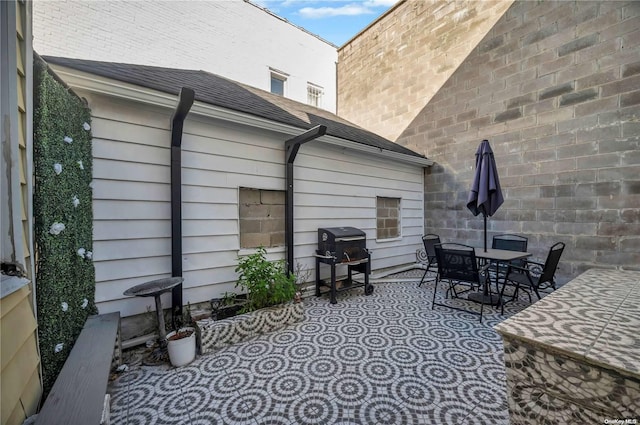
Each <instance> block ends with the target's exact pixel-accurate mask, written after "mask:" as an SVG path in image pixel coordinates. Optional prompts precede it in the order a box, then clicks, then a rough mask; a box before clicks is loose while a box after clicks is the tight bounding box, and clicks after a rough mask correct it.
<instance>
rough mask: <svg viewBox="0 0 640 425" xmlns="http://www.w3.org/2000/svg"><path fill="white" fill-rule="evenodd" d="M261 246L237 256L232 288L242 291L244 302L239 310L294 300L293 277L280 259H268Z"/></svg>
mask: <svg viewBox="0 0 640 425" xmlns="http://www.w3.org/2000/svg"><path fill="white" fill-rule="evenodd" d="M266 255H267V251H266V250H265V249H264V248H263V247H259V248H258V250H257V251H256V252H255V253H253V254H251V255H247V256H245V257H242V258H240V260H239V261H238V266H237V267H236V272H237V273H238V281H237V282H236V287H240V289H241V291H242V292H246V294H247V301H246V304H245V306H244V307H243V308H242V309H241V310H240V313H247V312H250V311H255V310H258V309H261V308H264V307H270V306H273V305H277V304H282V303H285V302H287V301H291V300H293V299H294V297H295V294H296V277H295V275H294V274H289V273H287V270H286V267H285V265H286V263H285V261H284V260H278V261H269V260H267V258H266Z"/></svg>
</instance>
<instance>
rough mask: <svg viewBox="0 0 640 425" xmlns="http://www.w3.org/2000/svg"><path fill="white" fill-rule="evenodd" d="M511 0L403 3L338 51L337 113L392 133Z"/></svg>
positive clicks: (400, 128) (390, 136)
mask: <svg viewBox="0 0 640 425" xmlns="http://www.w3.org/2000/svg"><path fill="white" fill-rule="evenodd" d="M512 2H513V0H483V1H475V0H455V1H444V0H440V1H412V0H406V1H400V2H398V3H397V4H396V5H395V6H394V7H393V8H392V9H391V10H390V11H388V12H387V13H386V14H385V15H383V16H382V17H381V18H379V19H378V20H377V21H376V22H375V23H373V24H372V25H371V26H370V27H369V28H367V29H366V30H365V31H364V32H362V33H361V34H359V35H358V36H357V37H355V38H354V39H352V40H350V41H349V42H348V43H346V44H345V45H344V46H342V47H341V48H340V49H339V50H338V80H339V87H338V114H339V115H340V116H342V117H344V118H346V119H348V120H350V121H352V122H354V123H356V124H358V125H360V126H362V127H364V128H366V129H368V130H371V131H373V132H375V133H377V134H379V135H381V136H383V137H386V138H388V139H390V140H395V139H396V138H397V137H398V136H399V135H400V133H402V131H403V130H404V129H405V128H406V127H407V125H409V123H411V121H412V120H413V119H414V118H415V116H416V114H417V113H418V112H419V111H420V110H421V109H422V108H423V107H424V106H425V105H426V104H427V102H428V101H429V99H431V97H432V96H433V95H434V94H435V93H436V92H437V91H438V89H439V88H440V87H441V86H442V84H444V83H445V81H447V79H448V78H449V77H450V76H451V74H452V73H453V72H454V71H455V70H456V68H457V67H458V66H459V65H460V64H461V63H462V61H463V60H464V59H465V58H466V57H467V55H468V54H469V53H470V52H471V50H473V48H474V47H475V46H476V45H477V44H478V42H479V41H480V40H481V39H482V37H484V36H485V34H486V33H487V31H489V30H490V29H491V27H492V26H493V24H494V23H495V22H496V21H497V20H498V19H499V18H500V16H502V14H503V13H504V12H505V11H506V10H507V8H508V7H509V5H511V3H512Z"/></svg>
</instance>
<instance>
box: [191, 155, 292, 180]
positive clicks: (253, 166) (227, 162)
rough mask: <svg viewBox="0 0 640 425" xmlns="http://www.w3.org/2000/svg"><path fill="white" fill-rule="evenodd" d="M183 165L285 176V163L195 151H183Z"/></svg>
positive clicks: (230, 171)
mask: <svg viewBox="0 0 640 425" xmlns="http://www.w3.org/2000/svg"><path fill="white" fill-rule="evenodd" d="M283 162H284V161H283ZM182 166H183V167H186V168H196V169H201V170H216V171H219V172H226V173H235V174H251V175H255V176H277V177H284V164H275V163H273V162H266V161H262V160H259V159H245V158H234V157H223V156H218V155H210V154H202V153H195V152H183V154H182Z"/></svg>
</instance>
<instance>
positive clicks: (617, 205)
mask: <svg viewBox="0 0 640 425" xmlns="http://www.w3.org/2000/svg"><path fill="white" fill-rule="evenodd" d="M416 115H417V116H416V118H415V119H414V120H413V121H412V122H411V123H410V125H408V126H407V127H406V129H405V130H404V132H403V134H402V135H401V136H400V138H399V139H398V141H399V142H400V143H402V144H404V145H406V146H410V147H413V148H417V149H419V150H420V151H421V152H422V153H424V154H426V155H427V156H428V157H429V158H430V159H433V160H434V161H435V162H436V165H435V166H434V167H431V168H430V169H428V170H426V176H425V217H426V218H425V221H426V223H425V224H426V226H425V232H433V233H438V234H440V236H441V238H442V239H443V240H448V241H458V242H463V243H469V244H474V245H478V243H480V241H481V240H482V221H483V220H482V218H481V217H473V216H472V215H471V213H470V212H469V210H468V209H467V208H466V207H465V205H466V201H467V196H468V191H469V187H470V183H471V181H472V177H473V173H474V169H475V158H474V153H475V151H476V149H477V146H478V144H479V143H480V141H481V140H482V139H488V140H489V141H490V142H491V146H492V147H493V150H494V153H495V158H496V161H497V165H498V171H499V173H500V177H501V183H502V188H503V191H504V195H505V203H504V204H503V206H502V207H501V208H500V210H499V211H498V212H497V213H496V214H495V215H494V216H493V217H490V218H489V220H488V221H489V235H490V236H491V235H494V234H498V233H517V234H521V235H525V236H528V237H529V248H530V250H531V251H533V252H534V254H535V256H536V257H537V258H539V259H542V260H544V259H545V258H546V253H547V252H548V248H549V247H550V246H551V245H552V244H553V243H554V242H556V241H563V242H565V243H566V244H567V248H566V250H565V253H564V255H563V258H562V260H561V269H560V271H559V273H560V276H561V278H562V279H564V280H567V279H569V278H572V277H574V276H576V275H577V274H579V273H580V272H582V271H583V270H585V269H587V268H591V267H605V268H622V269H635V270H638V269H640V124H639V122H640V2H634V1H629V2H623V1H615V2H592V1H580V2H564V1H560V2H552V1H545V2H532V1H517V2H515V3H514V4H513V5H512V6H511V7H510V8H509V10H508V11H507V12H506V13H505V14H504V15H503V16H502V17H501V18H500V19H499V20H498V22H497V23H496V24H495V26H494V27H493V28H492V29H491V31H489V33H488V34H487V35H486V36H485V37H484V39H483V40H482V41H481V42H480V43H479V44H478V45H477V46H476V47H475V49H473V51H472V52H471V54H470V55H469V56H468V57H467V58H466V59H465V61H464V62H463V63H462V64H461V65H460V66H459V67H458V69H457V70H456V71H455V72H454V73H453V75H452V76H451V78H449V79H448V80H447V82H446V83H445V84H444V85H443V86H442V88H441V89H440V90H439V91H438V92H437V94H436V95H435V96H434V97H433V98H432V99H431V101H430V102H429V103H428V105H427V106H426V107H424V109H422V110H421V111H416Z"/></svg>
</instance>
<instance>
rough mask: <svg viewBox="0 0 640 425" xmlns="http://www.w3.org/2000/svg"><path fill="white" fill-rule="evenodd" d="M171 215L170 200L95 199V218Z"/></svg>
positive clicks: (147, 217)
mask: <svg viewBox="0 0 640 425" xmlns="http://www.w3.org/2000/svg"><path fill="white" fill-rule="evenodd" d="M186 205H189V204H188V203H185V204H183V207H184V206H186ZM170 216H171V202H169V201H139V200H114V199H94V200H93V219H94V220H154V219H155V220H162V219H166V218H167V217H170Z"/></svg>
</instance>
